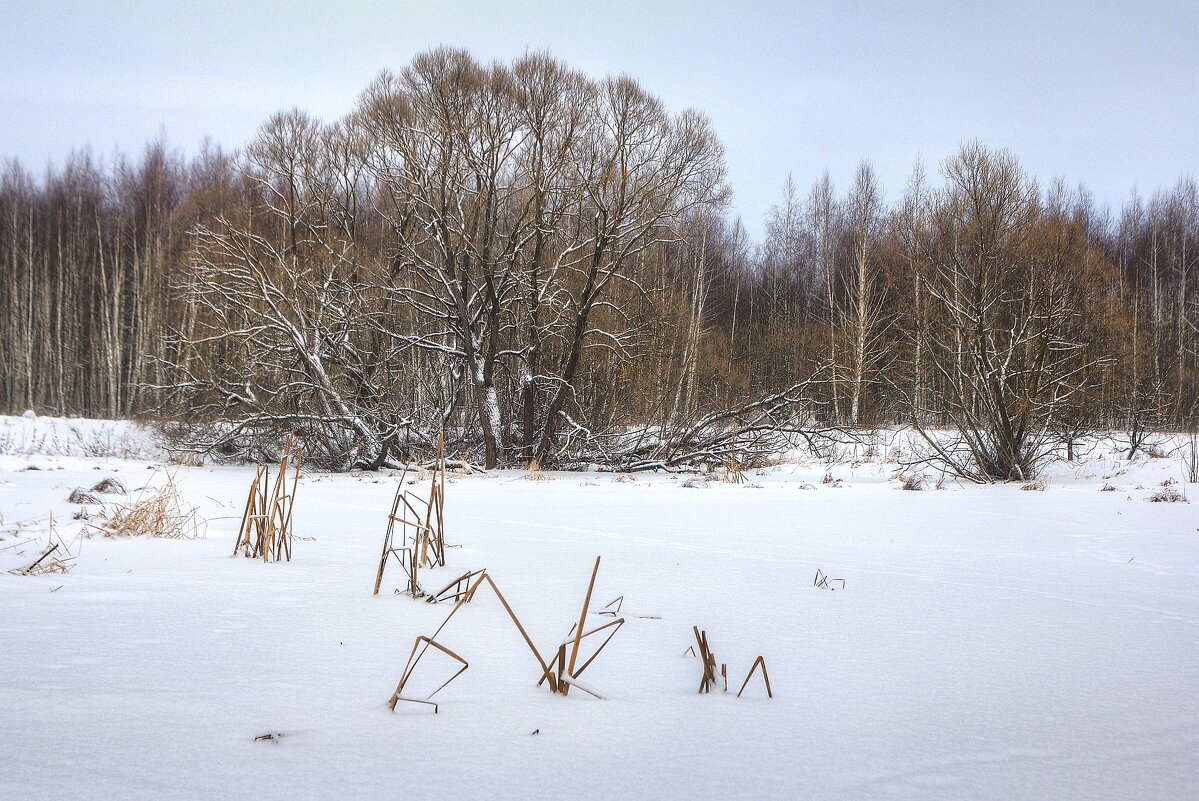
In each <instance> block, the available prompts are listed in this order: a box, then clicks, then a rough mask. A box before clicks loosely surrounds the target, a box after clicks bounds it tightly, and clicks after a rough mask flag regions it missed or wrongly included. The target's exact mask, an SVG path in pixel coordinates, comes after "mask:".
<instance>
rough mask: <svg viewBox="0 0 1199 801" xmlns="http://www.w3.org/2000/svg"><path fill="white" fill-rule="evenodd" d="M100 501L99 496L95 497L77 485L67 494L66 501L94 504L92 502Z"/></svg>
mask: <svg viewBox="0 0 1199 801" xmlns="http://www.w3.org/2000/svg"><path fill="white" fill-rule="evenodd" d="M101 502H102V501H101V500H100V499H99V498H97V497H96V496H95V495H92V494H91V493H90V492H88V491H87V490H85V489H80V488H79V487H76V488H75V489H74V490H73V491H72V492H71V494H70V495H68V496H67V503H78V504H85V503H93V504H94V503H101Z"/></svg>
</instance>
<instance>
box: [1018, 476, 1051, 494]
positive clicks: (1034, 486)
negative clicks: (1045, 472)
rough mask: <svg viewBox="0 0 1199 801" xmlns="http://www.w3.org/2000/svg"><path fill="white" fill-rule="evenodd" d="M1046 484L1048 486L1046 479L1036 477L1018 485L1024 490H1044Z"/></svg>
mask: <svg viewBox="0 0 1199 801" xmlns="http://www.w3.org/2000/svg"><path fill="white" fill-rule="evenodd" d="M1048 486H1049V482H1048V481H1046V480H1045V479H1043V478H1038V479H1036V480H1034V481H1030V482H1028V483H1027V484H1022V485H1021V486H1020V489H1022V490H1023V491H1025V492H1044V491H1045V488H1046V487H1048Z"/></svg>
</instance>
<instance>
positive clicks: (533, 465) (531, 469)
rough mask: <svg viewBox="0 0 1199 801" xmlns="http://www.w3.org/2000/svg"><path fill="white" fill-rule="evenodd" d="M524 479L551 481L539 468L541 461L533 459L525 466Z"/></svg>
mask: <svg viewBox="0 0 1199 801" xmlns="http://www.w3.org/2000/svg"><path fill="white" fill-rule="evenodd" d="M524 478H525V481H553V479H552V478H550V476H549V475H548V474H547V473H545V472H543V471H542V469H541V462H539V461H537V460H536V459H534V460H533V461H531V462H529V466H528V467H527V468H525V476H524Z"/></svg>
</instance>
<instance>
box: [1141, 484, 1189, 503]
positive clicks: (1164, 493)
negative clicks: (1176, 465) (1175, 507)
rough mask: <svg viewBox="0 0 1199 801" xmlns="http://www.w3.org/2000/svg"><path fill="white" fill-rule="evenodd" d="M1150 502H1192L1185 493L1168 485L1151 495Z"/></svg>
mask: <svg viewBox="0 0 1199 801" xmlns="http://www.w3.org/2000/svg"><path fill="white" fill-rule="evenodd" d="M1149 502H1150V503H1190V501H1188V500H1187V496H1185V495H1183V494H1182V493H1181V492H1179V491H1178V490H1176V489H1174V488H1173V487H1166V488H1165V489H1162V490H1158V491H1157V492H1155V493H1153V494H1152V495H1150V496H1149Z"/></svg>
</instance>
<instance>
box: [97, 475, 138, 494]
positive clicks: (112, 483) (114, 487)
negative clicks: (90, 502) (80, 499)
mask: <svg viewBox="0 0 1199 801" xmlns="http://www.w3.org/2000/svg"><path fill="white" fill-rule="evenodd" d="M92 492H100V493H103V494H105V495H128V494H129V491H128V490H127V489H125V485H124V484H122V483H121V482H120V480H118V479H115V478H106V479H104V480H103V481H101V482H100V483H98V484H96V486H94V487H92Z"/></svg>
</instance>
